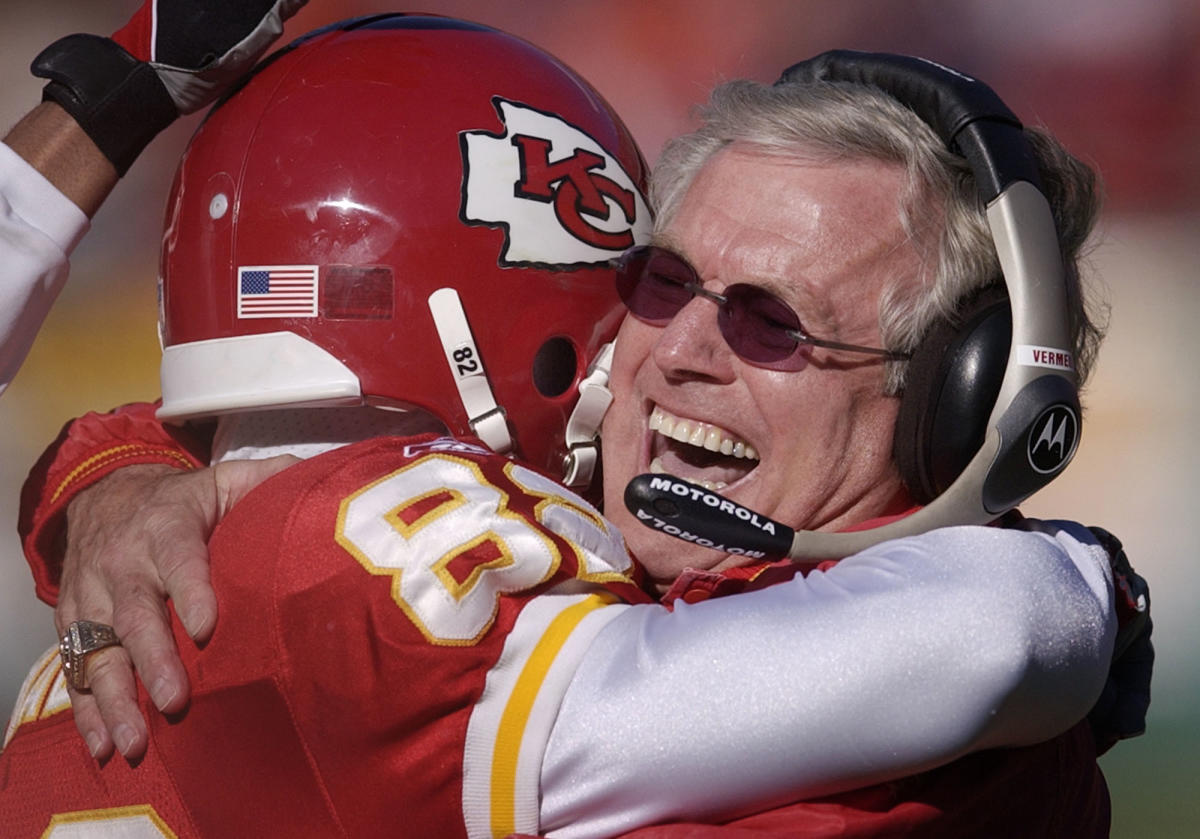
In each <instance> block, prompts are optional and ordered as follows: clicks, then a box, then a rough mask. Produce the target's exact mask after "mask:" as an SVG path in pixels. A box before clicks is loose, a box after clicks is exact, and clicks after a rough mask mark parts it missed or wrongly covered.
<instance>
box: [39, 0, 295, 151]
mask: <svg viewBox="0 0 1200 839" xmlns="http://www.w3.org/2000/svg"><path fill="white" fill-rule="evenodd" d="M306 2H307V0H208V2H205V3H178V2H171V3H163V2H160V0H145V2H143V4H142V6H141V8H139V9H138V10H137V12H135V13H134V16H133V18H132V19H130V21H129V23H127V24H126V25H125V26H124V27H122V28H121V29H120V30H119V31H118V32H116V33H115V34H114V35H113V36H112V38H101V37H99V36H96V35H82V34H80V35H68V36H67V37H66V38H62V39H60V40H58V41H55V42H54V43H53V44H51V45H50V46H49V47H47V48H46V49H45V50H43V51H42V52H41V53H40V54H39V55H38V56H37V57H36V58H35V59H34V60H33V66H32V70H33V74H34V75H35V76H40V77H42V78H46V79H49V80H50V83H49V84H48V85H46V89H45V93H44V97H45V98H46V99H51V100H53V101H55V102H57V103H58V104H59V105H61V106H62V107H63V108H64V109H65V110H66V111H67V113H69V114H70V115H71V116H72V117H73V118H74V119H75V121H76V122H77V123H79V125H80V127H82V128H83V130H84V131H85V132H87V135H88V136H89V137H90V138H91V139H92V141H93V142H94V143H95V144H96V146H97V147H98V148H99V149H100V151H102V152H103V153H104V156H105V157H107V158H108V159H109V161H111V162H112V164H113V166H114V167H115V168H116V171H117V174H118V175H124V174H125V172H126V170H128V169H129V166H130V165H131V164H132V163H133V161H134V160H135V159H136V158H137V156H138V155H139V154H140V153H141V151H142V149H144V148H145V147H146V145H147V144H148V143H149V142H150V141H151V140H152V139H154V137H155V136H156V135H157V134H158V133H159V132H160V131H162V130H163V129H164V128H166V127H167V126H168V125H170V124H171V123H172V122H174V121H175V119H176V118H177V117H178V116H179V115H180V114H190V113H192V112H193V111H197V110H199V109H200V108H203V107H204V106H205V105H208V104H210V103H211V102H213V101H215V100H216V98H217V97H218V96H220V95H221V94H222V93H224V92H225V91H226V90H228V89H229V87H230V86H231V85H232V84H233V83H234V82H236V81H237V80H238V79H239V78H241V77H242V76H244V75H245V74H246V73H248V72H249V71H250V69H251V68H252V67H253V66H254V63H255V62H256V61H257V60H258V59H259V58H260V57H262V55H263V53H265V52H266V51H267V48H268V47H269V46H270V45H271V44H272V43H274V42H275V40H276V39H277V38H278V37H279V36H280V34H282V32H283V22H284V21H285V20H287V19H288V18H289V17H291V16H292V15H294V14H295V13H296V12H297V11H298V10H299V9H300V8H301V7H302V6H303V5H304V4H305V3H306Z"/></svg>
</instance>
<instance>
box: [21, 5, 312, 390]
mask: <svg viewBox="0 0 1200 839" xmlns="http://www.w3.org/2000/svg"><path fill="white" fill-rule="evenodd" d="M305 2H306V0H256V2H254V3H249V2H245V0H224V2H209V3H206V4H204V5H203V7H202V8H199V9H183V10H182V11H180V9H179V8H177V7H175V6H171V7H168V8H165V9H159V8H158V3H157V2H156V0H146V2H145V3H144V4H143V5H142V7H141V8H140V9H138V11H137V12H135V13H134V16H133V18H132V19H131V20H130V21H129V23H128V24H126V25H125V26H124V27H122V28H121V30H120V31H118V32H117V33H115V34H114V35H113V37H112V38H100V37H97V36H94V35H70V36H68V37H66V38H63V39H62V40H60V41H57V42H55V43H54V44H51V45H50V46H49V47H47V48H46V49H45V50H43V51H42V53H41V54H39V55H38V56H37V58H35V59H34V62H33V67H32V69H33V73H34V75H36V76H40V77H42V78H46V79H49V84H47V85H46V88H45V92H44V95H43V98H44V101H43V102H42V104H40V105H38V106H37V107H35V108H34V109H33V110H32V111H30V112H29V114H27V115H26V116H25V117H24V118H23V119H22V120H21V121H20V122H18V123H17V125H16V126H14V127H13V129H12V130H11V131H10V132H9V133H8V134H7V135H6V136H5V137H4V146H3V147H0V253H2V254H3V256H4V265H5V267H4V272H3V275H2V276H0V393H2V392H3V391H4V389H5V388H6V387H7V386H8V384H9V383H10V382H11V381H12V380H13V377H14V376H16V373H17V369H18V368H19V367H20V365H21V362H22V361H24V360H25V356H26V355H27V354H28V352H29V348H30V347H31V346H32V344H33V339H34V337H35V336H36V335H37V332H38V330H39V329H40V328H41V325H42V322H43V321H44V320H45V318H46V314H47V313H48V312H49V311H50V307H51V305H53V303H54V300H55V298H56V297H57V296H58V293H59V292H60V291H61V290H62V287H63V285H64V284H65V283H66V280H67V273H68V263H67V259H68V257H69V256H70V254H71V251H72V250H73V249H74V247H75V245H76V244H78V243H79V240H80V239H81V238H82V236H83V234H84V233H86V232H87V229H88V219H89V218H90V217H91V216H92V215H94V214H95V212H96V211H97V210H98V209H99V207H100V205H101V203H103V201H104V199H105V198H106V197H108V194H109V192H110V191H111V190H112V188H113V186H114V185H115V184H116V182H117V179H118V178H119V177H120V176H122V175H124V174H125V172H126V171H127V170H128V168H129V166H130V165H131V164H132V163H133V161H134V160H135V159H136V158H137V156H138V155H139V154H140V153H141V151H142V149H143V148H145V146H146V145H147V144H148V143H149V142H150V141H151V140H152V139H154V137H155V136H157V135H158V133H159V132H160V131H162V129H164V128H166V127H167V126H168V125H170V124H171V123H172V122H174V121H175V119H176V118H178V117H179V116H180V115H181V114H188V113H192V112H194V111H197V110H199V109H200V108H203V107H204V106H206V105H208V104H209V103H210V102H212V101H213V100H214V99H216V98H217V96H218V95H220V94H221V92H222V91H224V90H225V89H226V88H227V87H228V86H229V85H230V84H231V83H232V82H233V81H235V80H236V79H237V78H238V77H240V76H241V75H243V74H244V73H245V72H246V71H248V70H249V69H250V68H251V67H252V66H253V64H254V62H255V61H256V60H257V59H258V58H259V57H260V56H261V55H262V54H263V53H264V52H265V51H266V49H267V47H268V46H270V44H271V43H272V42H274V40H275V39H276V38H277V37H278V36H279V35H280V34H281V32H282V31H283V21H284V20H286V19H287V18H288V17H290V16H291V15H293V14H295V12H296V11H297V10H298V9H299V8H300V7H301V6H303V5H304V3H305ZM252 6H256V7H258V8H257V9H254V8H250V7H252ZM231 21H235V23H233V24H232V25H230V22H231ZM213 56H216V57H215V58H213ZM200 62H203V63H200Z"/></svg>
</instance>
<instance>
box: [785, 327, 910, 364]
mask: <svg viewBox="0 0 1200 839" xmlns="http://www.w3.org/2000/svg"><path fill="white" fill-rule="evenodd" d="M791 335H792V337H793V338H795V339H796V340H797V341H799V342H800V343H802V344H808V345H810V346H813V347H824V348H825V349H829V350H845V351H846V352H862V353H870V354H871V355H881V356H883V357H884V358H886V359H888V360H889V361H907V360H908V359H909V358H911V357H912V356H911V355H910V354H909V353H904V352H893V351H892V350H885V349H882V348H880V347H860V346H859V345H858V344H842V343H840V342H838V341H827V340H825V339H824V338H813V337H811V336H809V335H805V334H804V333H796V332H793V333H791Z"/></svg>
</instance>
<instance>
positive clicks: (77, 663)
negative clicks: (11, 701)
mask: <svg viewBox="0 0 1200 839" xmlns="http://www.w3.org/2000/svg"><path fill="white" fill-rule="evenodd" d="M120 643H121V639H120V638H118V637H117V633H116V631H115V630H114V629H113V628H112V627H111V626H109V625H108V624H106V623H96V622H95V621H71V625H70V626H68V627H67V631H66V632H64V633H63V635H62V638H60V639H59V641H58V655H59V657H60V658H62V664H63V673H65V674H66V677H67V683H68V684H69V685H70V686H71V687H73V688H75V690H87V688H88V680H87V674H86V673H85V672H84V663H85V662H86V660H87V657H88V656H89V655H91V654H92V653H94V652H96V651H97V650H102V649H104V648H105V647H115V646H117V645H119V644H120Z"/></svg>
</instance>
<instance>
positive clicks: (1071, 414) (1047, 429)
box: [1028, 404, 1079, 475]
mask: <svg viewBox="0 0 1200 839" xmlns="http://www.w3.org/2000/svg"><path fill="white" fill-rule="evenodd" d="M1078 441H1079V417H1078V415H1077V414H1076V413H1075V411H1074V409H1072V408H1071V407H1069V406H1067V405H1062V404H1059V405H1052V406H1050V407H1049V408H1047V409H1046V410H1044V411H1042V413H1041V416H1039V417H1038V418H1037V419H1036V420H1035V421H1034V423H1033V430H1032V431H1031V433H1030V435H1029V450H1028V451H1029V465H1030V466H1032V467H1033V468H1034V470H1035V471H1037V472H1040V473H1041V474H1043V475H1048V474H1050V473H1052V472H1057V471H1058V470H1059V469H1062V468H1063V467H1064V466H1066V465H1067V461H1069V460H1070V459H1071V456H1072V455H1073V454H1075V444H1076V443H1077V442H1078Z"/></svg>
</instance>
